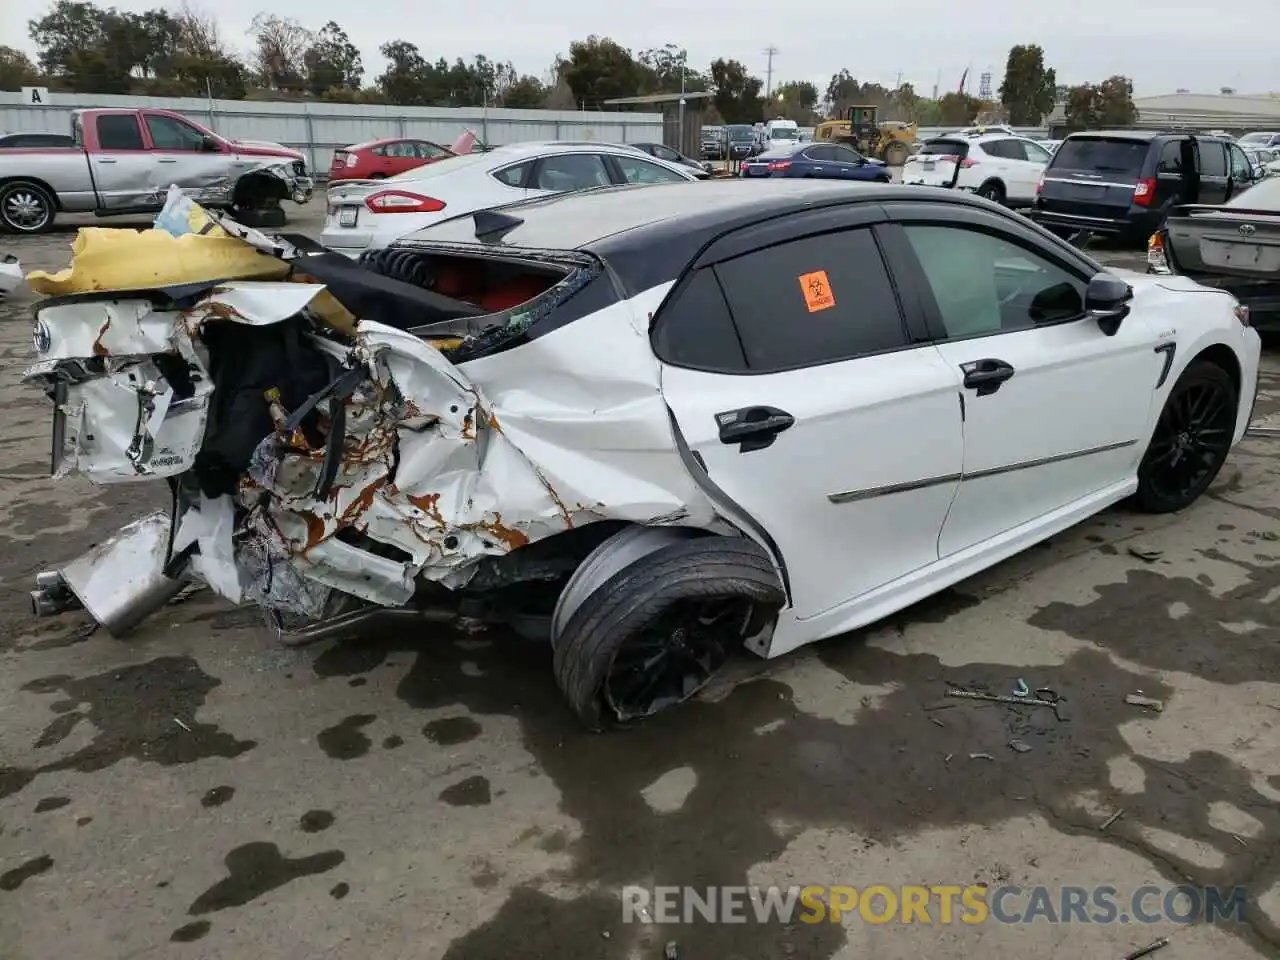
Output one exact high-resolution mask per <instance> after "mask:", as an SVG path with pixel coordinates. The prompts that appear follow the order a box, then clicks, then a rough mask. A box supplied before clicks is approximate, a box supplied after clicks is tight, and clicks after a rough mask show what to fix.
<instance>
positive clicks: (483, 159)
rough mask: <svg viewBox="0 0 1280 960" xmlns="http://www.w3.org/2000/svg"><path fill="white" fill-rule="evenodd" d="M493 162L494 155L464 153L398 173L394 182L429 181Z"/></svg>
mask: <svg viewBox="0 0 1280 960" xmlns="http://www.w3.org/2000/svg"><path fill="white" fill-rule="evenodd" d="M492 161H493V154H492V153H464V154H461V155H460V156H456V157H445V158H444V159H442V160H437V161H436V162H435V163H429V164H427V165H426V166H422V167H414V168H413V169H411V170H406V171H405V172H404V173H397V174H396V175H395V176H394V177H391V178H390V179H392V180H428V179H430V178H432V177H443V176H445V175H446V174H450V173H453V172H454V171H455V170H461V169H462V168H463V167H469V166H473V165H475V164H477V163H489V162H492Z"/></svg>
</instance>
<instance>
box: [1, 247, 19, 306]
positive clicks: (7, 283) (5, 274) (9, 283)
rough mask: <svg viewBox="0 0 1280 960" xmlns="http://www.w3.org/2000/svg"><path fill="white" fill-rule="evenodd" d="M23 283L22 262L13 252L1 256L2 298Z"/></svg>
mask: <svg viewBox="0 0 1280 960" xmlns="http://www.w3.org/2000/svg"><path fill="white" fill-rule="evenodd" d="M21 285H22V264H21V263H19V262H18V258H17V257H15V256H14V255H13V254H12V253H6V254H4V255H2V256H0V300H4V298H5V297H7V296H8V295H9V294H11V293H13V291H15V290H17V289H18V287H19V286H21Z"/></svg>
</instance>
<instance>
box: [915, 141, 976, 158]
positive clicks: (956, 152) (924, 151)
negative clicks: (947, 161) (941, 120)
mask: <svg viewBox="0 0 1280 960" xmlns="http://www.w3.org/2000/svg"><path fill="white" fill-rule="evenodd" d="M968 153H969V144H967V143H965V142H964V141H963V140H930V141H929V142H928V143H926V144H925V145H924V146H923V147H921V148H920V154H919V155H920V156H925V157H963V156H966V155H967V154H968Z"/></svg>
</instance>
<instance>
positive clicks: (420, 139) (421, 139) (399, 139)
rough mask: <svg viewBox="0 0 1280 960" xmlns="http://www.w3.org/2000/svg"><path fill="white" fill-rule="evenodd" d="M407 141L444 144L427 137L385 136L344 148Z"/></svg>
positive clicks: (352, 148) (367, 146) (364, 147)
mask: <svg viewBox="0 0 1280 960" xmlns="http://www.w3.org/2000/svg"><path fill="white" fill-rule="evenodd" d="M405 141H409V142H411V143H431V144H435V145H436V146H437V147H439V146H443V145H442V144H440V143H438V142H437V141H435V140H428V139H427V138H426V137H383V138H382V139H381V140H366V141H365V142H364V143H353V144H352V145H351V146H349V147H343V148H342V149H343V150H369V149H371V148H373V147H381V146H385V145H386V144H388V143H404V142H405ZM444 149H446V150H448V149H449V148H448V147H445V148H444Z"/></svg>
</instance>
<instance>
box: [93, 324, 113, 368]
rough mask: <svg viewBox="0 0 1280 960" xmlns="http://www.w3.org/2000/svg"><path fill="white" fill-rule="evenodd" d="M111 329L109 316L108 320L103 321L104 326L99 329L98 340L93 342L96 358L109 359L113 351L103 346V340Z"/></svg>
mask: <svg viewBox="0 0 1280 960" xmlns="http://www.w3.org/2000/svg"><path fill="white" fill-rule="evenodd" d="M110 329H111V314H107V319H105V320H103V321H102V326H101V327H99V328H98V338H97V339H96V340H94V341H93V355H94V356H95V357H109V356H111V351H110V350H108V349H107V348H106V347H105V346H103V345H102V338H103V337H105V336H106V335H107V331H108V330H110Z"/></svg>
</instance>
